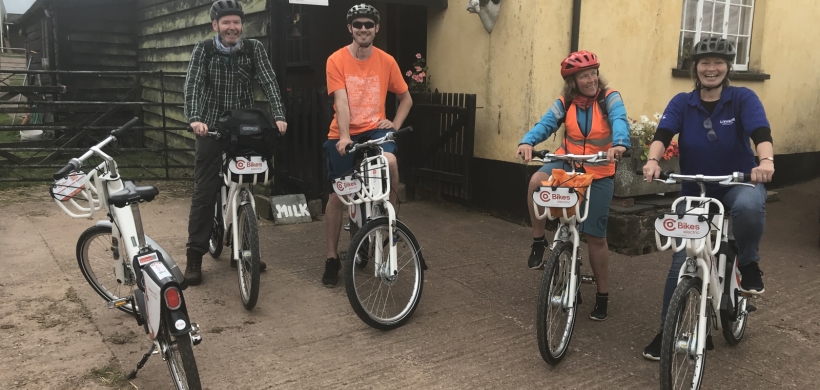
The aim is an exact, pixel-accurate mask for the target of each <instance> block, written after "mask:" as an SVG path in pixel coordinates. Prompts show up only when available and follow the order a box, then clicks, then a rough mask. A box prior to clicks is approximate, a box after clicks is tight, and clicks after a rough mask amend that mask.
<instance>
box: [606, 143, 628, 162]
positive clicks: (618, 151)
mask: <svg viewBox="0 0 820 390" xmlns="http://www.w3.org/2000/svg"><path fill="white" fill-rule="evenodd" d="M624 153H626V148H625V147H623V146H620V145H618V146H615V147H612V148H610V149H609V150H607V151H606V161H608V162H610V163H613V162H615V161H620V160H621V156H623V154H624Z"/></svg>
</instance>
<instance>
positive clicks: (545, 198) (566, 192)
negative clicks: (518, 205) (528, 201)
mask: <svg viewBox="0 0 820 390" xmlns="http://www.w3.org/2000/svg"><path fill="white" fill-rule="evenodd" d="M532 199H533V201H535V204H537V205H539V206H543V207H573V206H575V204H576V203H578V194H577V193H576V192H575V191H573V192H570V188H569V187H557V188H555V189H554V190H551V188H550V187H541V190H540V191H536V192H534V193H533V195H532Z"/></svg>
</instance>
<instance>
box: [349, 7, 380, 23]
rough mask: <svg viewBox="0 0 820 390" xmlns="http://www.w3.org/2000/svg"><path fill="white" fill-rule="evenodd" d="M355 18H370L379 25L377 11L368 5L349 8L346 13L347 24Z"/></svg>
mask: <svg viewBox="0 0 820 390" xmlns="http://www.w3.org/2000/svg"><path fill="white" fill-rule="evenodd" d="M356 18H370V19H373V21H374V22H375V23H376V24H378V23H379V11H377V10H376V8H375V7H373V6H372V5H369V4H364V3H362V4H357V5H354V6H353V7H351V8H350V10H348V11H347V24H350V23H352V22H353V19H356Z"/></svg>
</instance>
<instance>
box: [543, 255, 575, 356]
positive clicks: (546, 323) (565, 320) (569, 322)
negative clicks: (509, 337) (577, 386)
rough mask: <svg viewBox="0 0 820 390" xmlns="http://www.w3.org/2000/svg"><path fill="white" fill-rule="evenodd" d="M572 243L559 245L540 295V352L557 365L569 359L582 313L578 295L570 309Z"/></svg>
mask: <svg viewBox="0 0 820 390" xmlns="http://www.w3.org/2000/svg"><path fill="white" fill-rule="evenodd" d="M571 266H572V243H571V242H559V243H557V244H556V246H555V249H553V250H552V252H550V256H549V258H548V259H547V261H546V262H545V263H544V274H543V276H542V277H541V291H540V292H539V293H538V312H537V314H536V330H537V336H538V349H539V351H540V352H541V358H543V359H544V361H545V362H547V363H549V364H551V365H556V364H558V363H559V362H560V361H561V359H563V358H564V356H565V355H566V352H567V349H568V347H569V342H570V340H571V339H572V329H573V328H574V327H575V319H576V315H575V314H576V312H577V310H578V304H577V302H578V294H577V290H576V294H575V302H572V307H568V306H569V303H570V302H569V291H570V288H571V286H570V276H572V270H571Z"/></svg>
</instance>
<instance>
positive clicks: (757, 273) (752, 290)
mask: <svg viewBox="0 0 820 390" xmlns="http://www.w3.org/2000/svg"><path fill="white" fill-rule="evenodd" d="M738 270H739V271H740V277H741V279H740V291H742V292H744V293H747V294H754V295H757V294H762V293H763V292H764V291H766V289H765V288H763V278H762V277H761V276H762V275H763V271H761V270H760V267H758V265H757V262H756V261H755V262H752V263H749V264H746V265H744V266H742V267H738Z"/></svg>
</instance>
